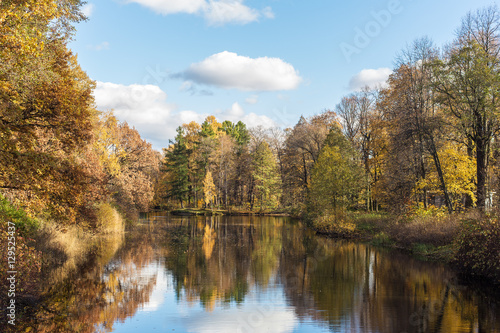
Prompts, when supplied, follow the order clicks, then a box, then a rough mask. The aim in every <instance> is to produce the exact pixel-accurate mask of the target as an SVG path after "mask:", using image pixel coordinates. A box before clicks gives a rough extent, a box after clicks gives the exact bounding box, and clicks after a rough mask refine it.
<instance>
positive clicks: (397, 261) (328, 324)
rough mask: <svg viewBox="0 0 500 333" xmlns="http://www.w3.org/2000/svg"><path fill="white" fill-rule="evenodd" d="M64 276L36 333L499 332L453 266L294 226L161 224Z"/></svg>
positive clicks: (249, 220) (133, 233)
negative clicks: (333, 237) (457, 281)
mask: <svg viewBox="0 0 500 333" xmlns="http://www.w3.org/2000/svg"><path fill="white" fill-rule="evenodd" d="M60 276H61V278H60V280H53V281H50V282H51V283H47V287H46V289H45V291H46V293H45V299H44V304H43V306H42V308H41V309H40V310H39V311H38V312H37V313H36V314H34V315H33V317H32V318H31V319H29V322H30V326H31V327H33V329H34V330H33V331H36V332H65V333H66V332H89V333H90V332H111V331H113V332H118V333H119V332H130V331H141V332H151V331H155V330H157V331H172V330H173V329H175V331H176V332H208V331H210V330H212V331H218V332H234V331H235V330H237V329H238V328H239V329H241V330H242V331H248V332H262V331H265V330H268V331H272V332H301V331H308V332H323V331H325V330H328V331H335V332H344V331H356V332H431V331H446V332H466V331H467V332H469V331H471V328H474V327H476V328H480V330H477V331H478V332H482V331H485V332H495V330H496V331H498V328H499V327H500V312H499V310H498V309H497V308H495V306H497V304H496V303H495V302H494V301H491V300H488V299H486V298H484V297H483V296H480V295H478V294H477V293H476V292H475V291H473V290H470V289H467V288H462V287H461V286H459V285H457V284H456V282H455V280H456V279H455V275H454V273H453V272H452V271H450V270H448V269H447V268H446V267H445V266H443V265H440V264H438V263H426V262H421V261H418V260H414V259H412V258H409V257H408V256H406V255H404V254H402V253H398V252H392V251H385V250H379V249H376V248H374V247H372V246H368V245H365V244H357V243H353V242H348V241H334V240H331V239H327V238H324V237H319V236H316V235H315V234H314V233H313V232H312V231H310V230H308V229H306V228H304V227H303V225H302V224H301V223H298V222H293V221H291V220H290V219H287V218H277V217H248V216H238V217H224V216H214V217H204V216H198V217H172V216H166V215H151V216H149V217H148V218H144V219H141V221H140V223H138V224H137V225H136V226H135V227H133V228H131V229H130V230H129V231H128V232H126V233H125V235H124V237H116V238H114V237H110V238H106V239H102V240H100V241H99V242H97V243H96V245H95V249H94V250H93V251H92V254H91V255H89V256H87V257H86V260H85V261H83V262H81V263H80V264H79V265H77V267H76V269H75V270H73V271H70V272H68V273H67V275H66V276H62V274H61V275H60ZM47 282H49V281H47ZM25 328H26V327H23V329H25Z"/></svg>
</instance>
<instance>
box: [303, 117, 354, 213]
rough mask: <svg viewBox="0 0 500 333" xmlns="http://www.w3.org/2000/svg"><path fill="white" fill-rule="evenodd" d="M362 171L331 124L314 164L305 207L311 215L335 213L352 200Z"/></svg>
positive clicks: (347, 144)
mask: <svg viewBox="0 0 500 333" xmlns="http://www.w3.org/2000/svg"><path fill="white" fill-rule="evenodd" d="M362 175H363V171H362V168H361V166H360V164H359V159H358V157H357V153H356V150H355V149H354V147H353V146H352V143H351V142H350V141H349V139H348V138H346V137H345V136H344V135H343V133H342V132H341V130H340V128H338V127H333V128H332V129H331V130H330V133H329V134H328V137H327V138H326V140H325V145H324V146H323V148H322V149H321V152H320V154H319V157H318V161H317V163H316V164H315V165H314V168H313V170H312V176H311V184H310V186H309V189H310V192H309V196H308V198H309V210H310V211H311V212H312V214H313V215H322V214H323V213H325V212H326V211H329V210H330V211H332V212H336V211H337V210H339V209H340V210H343V209H345V208H346V207H347V206H348V205H349V204H352V203H354V202H355V199H356V198H357V195H358V194H359V191H360V190H361V185H362Z"/></svg>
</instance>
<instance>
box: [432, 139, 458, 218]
mask: <svg viewBox="0 0 500 333" xmlns="http://www.w3.org/2000/svg"><path fill="white" fill-rule="evenodd" d="M429 148H430V151H431V155H432V158H433V159H434V165H435V166H436V170H437V173H438V178H439V182H440V183H441V190H442V191H443V194H444V201H445V203H446V207H447V208H448V213H450V214H451V213H453V205H452V204H451V200H450V195H449V193H448V189H447V187H446V182H445V181H444V174H443V168H442V167H441V162H440V161H439V156H438V153H437V149H436V145H435V144H434V140H433V139H432V138H430V139H429Z"/></svg>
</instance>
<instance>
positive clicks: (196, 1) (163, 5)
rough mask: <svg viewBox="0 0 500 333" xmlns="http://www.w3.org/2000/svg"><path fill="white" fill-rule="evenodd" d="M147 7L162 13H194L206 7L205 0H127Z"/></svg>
mask: <svg viewBox="0 0 500 333" xmlns="http://www.w3.org/2000/svg"><path fill="white" fill-rule="evenodd" d="M127 2H128V3H131V2H135V3H138V4H140V5H143V6H144V7H148V8H150V9H152V10H154V11H155V12H157V13H159V14H163V15H168V14H175V13H188V14H194V13H197V12H199V11H201V10H202V9H203V8H205V7H206V5H207V3H206V1H205V0H128V1H127Z"/></svg>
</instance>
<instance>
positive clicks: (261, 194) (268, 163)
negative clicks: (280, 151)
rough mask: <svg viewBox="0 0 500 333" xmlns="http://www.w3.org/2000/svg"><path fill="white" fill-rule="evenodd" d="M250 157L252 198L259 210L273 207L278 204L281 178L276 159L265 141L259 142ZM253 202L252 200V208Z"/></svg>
mask: <svg viewBox="0 0 500 333" xmlns="http://www.w3.org/2000/svg"><path fill="white" fill-rule="evenodd" d="M252 157H253V161H252V177H253V181H254V183H255V185H254V198H255V200H256V201H257V203H258V205H259V206H260V210H261V211H262V210H263V209H264V208H274V207H276V206H277V205H278V204H279V199H280V196H281V179H280V175H279V170H278V167H277V165H276V160H275V158H274V155H273V153H272V151H271V149H270V148H269V145H268V144H267V142H265V141H263V142H261V143H259V145H258V146H257V148H256V150H255V152H254V153H253V156H252ZM253 203H254V201H252V206H251V207H252V208H253Z"/></svg>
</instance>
